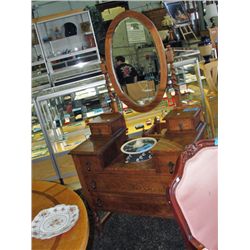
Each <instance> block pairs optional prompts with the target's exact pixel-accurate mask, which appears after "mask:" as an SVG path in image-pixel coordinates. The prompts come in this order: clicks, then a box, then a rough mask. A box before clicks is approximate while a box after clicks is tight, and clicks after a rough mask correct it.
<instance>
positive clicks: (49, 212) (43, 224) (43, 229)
mask: <svg viewBox="0 0 250 250" xmlns="http://www.w3.org/2000/svg"><path fill="white" fill-rule="evenodd" d="M78 218H79V209H78V207H77V206H76V205H64V204H60V205H57V206H55V207H51V208H48V209H44V210H42V211H40V212H39V213H38V214H37V215H36V217H35V218H34V220H33V221H32V224H31V233H32V237H34V238H37V239H49V238H52V237H54V236H57V235H59V234H62V233H65V232H67V231H69V230H70V229H71V228H72V227H73V226H74V225H75V223H76V222H77V220H78Z"/></svg>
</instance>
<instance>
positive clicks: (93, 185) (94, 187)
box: [90, 181, 96, 190]
mask: <svg viewBox="0 0 250 250" xmlns="http://www.w3.org/2000/svg"><path fill="white" fill-rule="evenodd" d="M90 186H91V188H92V189H93V190H95V189H96V182H95V181H91V183H90Z"/></svg>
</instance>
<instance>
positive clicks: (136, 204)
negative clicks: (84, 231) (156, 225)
mask: <svg viewBox="0 0 250 250" xmlns="http://www.w3.org/2000/svg"><path fill="white" fill-rule="evenodd" d="M92 197H93V203H94V206H95V209H97V210H104V211H111V212H122V213H130V214H135V215H143V216H157V217H165V218H173V217H174V215H173V211H172V208H171V206H170V204H169V202H168V200H167V198H166V196H163V195H162V196H157V195H149V194H144V195H131V194H130V195H118V194H104V193H95V194H93V196H92Z"/></svg>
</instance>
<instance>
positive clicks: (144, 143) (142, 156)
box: [121, 137, 157, 163]
mask: <svg viewBox="0 0 250 250" xmlns="http://www.w3.org/2000/svg"><path fill="white" fill-rule="evenodd" d="M156 142H157V140H156V139H155V138H152V137H141V138H137V139H133V140H131V141H128V142H126V143H124V144H123V145H122V147H121V151H122V152H123V153H125V154H127V156H126V159H125V163H129V162H141V161H145V160H149V159H151V158H152V154H151V152H150V149H152V148H153V147H154V146H155V144H156Z"/></svg>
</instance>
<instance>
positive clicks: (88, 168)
mask: <svg viewBox="0 0 250 250" xmlns="http://www.w3.org/2000/svg"><path fill="white" fill-rule="evenodd" d="M85 166H86V167H87V170H88V171H91V168H90V167H91V162H89V161H86V162H85Z"/></svg>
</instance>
